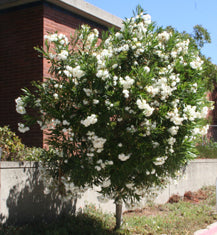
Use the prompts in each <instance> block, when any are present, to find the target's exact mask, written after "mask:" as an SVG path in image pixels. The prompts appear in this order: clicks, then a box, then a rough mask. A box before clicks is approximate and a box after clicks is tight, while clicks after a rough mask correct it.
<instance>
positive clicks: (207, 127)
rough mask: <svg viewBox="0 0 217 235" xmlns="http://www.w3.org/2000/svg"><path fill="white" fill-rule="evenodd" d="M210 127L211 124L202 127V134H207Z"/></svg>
mask: <svg viewBox="0 0 217 235" xmlns="http://www.w3.org/2000/svg"><path fill="white" fill-rule="evenodd" d="M208 129H209V125H206V126H204V127H202V129H201V132H200V133H201V135H206V134H207V132H208Z"/></svg>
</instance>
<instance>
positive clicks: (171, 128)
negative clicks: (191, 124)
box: [167, 126, 179, 135]
mask: <svg viewBox="0 0 217 235" xmlns="http://www.w3.org/2000/svg"><path fill="white" fill-rule="evenodd" d="M178 130H179V127H178V126H172V127H170V128H169V129H168V130H167V131H168V132H169V133H170V134H171V135H176V134H177V133H178Z"/></svg>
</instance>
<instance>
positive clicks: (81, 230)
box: [0, 214, 120, 235]
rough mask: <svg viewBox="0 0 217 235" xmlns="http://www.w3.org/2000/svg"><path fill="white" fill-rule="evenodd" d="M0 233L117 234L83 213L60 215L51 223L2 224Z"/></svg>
mask: <svg viewBox="0 0 217 235" xmlns="http://www.w3.org/2000/svg"><path fill="white" fill-rule="evenodd" d="M0 234H1V235H3V234H4V235H44V234H46V235H103V234H105V235H106V234H108V235H109V234H113V235H118V234H120V233H119V232H115V231H113V230H111V229H109V228H105V226H104V224H103V223H102V221H101V220H98V219H96V218H92V217H90V216H88V215H85V214H80V215H77V216H66V217H61V218H59V219H58V220H55V221H53V222H51V223H36V224H23V225H22V226H3V227H2V228H0Z"/></svg>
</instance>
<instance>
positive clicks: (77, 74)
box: [63, 65, 85, 85]
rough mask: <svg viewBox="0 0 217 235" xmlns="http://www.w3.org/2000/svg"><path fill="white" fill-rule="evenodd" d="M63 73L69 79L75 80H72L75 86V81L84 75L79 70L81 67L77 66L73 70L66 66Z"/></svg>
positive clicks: (76, 82)
mask: <svg viewBox="0 0 217 235" xmlns="http://www.w3.org/2000/svg"><path fill="white" fill-rule="evenodd" d="M63 73H64V74H65V75H66V76H67V77H69V78H70V77H72V76H73V77H74V78H75V80H74V82H75V85H78V81H77V79H80V78H81V77H83V76H84V75H85V72H84V71H83V70H82V69H81V67H80V66H79V65H77V66H76V67H74V68H72V67H71V66H69V65H66V67H65V70H64V71H63Z"/></svg>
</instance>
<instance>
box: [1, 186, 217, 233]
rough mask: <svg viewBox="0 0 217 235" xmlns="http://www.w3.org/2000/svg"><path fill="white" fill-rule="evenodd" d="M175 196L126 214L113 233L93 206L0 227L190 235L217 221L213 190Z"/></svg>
mask: <svg viewBox="0 0 217 235" xmlns="http://www.w3.org/2000/svg"><path fill="white" fill-rule="evenodd" d="M175 198H176V199H177V195H176V196H173V197H171V198H170V203H166V204H164V205H154V204H152V205H149V206H146V207H145V208H142V209H139V210H130V211H126V212H125V213H124V215H123V220H124V223H123V227H122V229H121V230H117V231H114V230H113V228H114V225H115V220H114V217H113V215H112V214H103V213H102V212H101V211H100V210H98V209H96V207H95V206H94V205H87V206H86V207H85V209H84V211H83V213H81V214H78V215H77V217H74V216H69V217H65V218H62V219H59V220H58V221H54V222H53V223H50V224H43V223H40V224H32V225H23V226H17V227H9V226H8V227H0V234H2V235H3V234H4V235H12V234H13V235H21V234H22V235H25V234H26V235H27V234H28V235H30V234H32V235H33V234H34V235H39V234H40V235H41V234H47V235H49V234H50V235H51V234H52V235H53V234H58V235H59V234H61V235H69V234H70V235H71V234H81V235H89V234H93V235H103V234H114V235H118V234H119V235H120V234H141V235H142V234H144V235H159V234H167V235H174V234H177V235H181V234H183V235H187V234H188V235H190V234H193V233H194V232H195V231H197V230H199V229H202V228H206V227H207V225H209V224H211V223H214V222H215V221H216V219H217V214H216V212H215V210H214V208H215V187H213V186H211V187H204V188H202V189H201V190H199V191H197V192H186V194H185V197H182V198H181V197H178V198H179V200H174V199H175Z"/></svg>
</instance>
